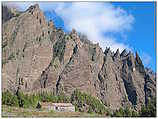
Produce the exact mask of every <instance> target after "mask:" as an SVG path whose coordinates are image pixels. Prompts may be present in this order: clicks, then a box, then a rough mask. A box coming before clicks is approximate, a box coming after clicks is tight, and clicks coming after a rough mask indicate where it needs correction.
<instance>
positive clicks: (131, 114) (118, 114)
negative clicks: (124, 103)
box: [112, 107, 138, 117]
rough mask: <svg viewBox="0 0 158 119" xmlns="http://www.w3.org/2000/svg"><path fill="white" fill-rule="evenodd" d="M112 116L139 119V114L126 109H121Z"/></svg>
mask: <svg viewBox="0 0 158 119" xmlns="http://www.w3.org/2000/svg"><path fill="white" fill-rule="evenodd" d="M112 116H113V117H138V113H137V112H136V111H134V110H130V109H129V108H128V107H126V108H124V109H123V108H120V109H119V110H116V111H115V112H114V113H113V115H112Z"/></svg>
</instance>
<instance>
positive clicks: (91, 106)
mask: <svg viewBox="0 0 158 119" xmlns="http://www.w3.org/2000/svg"><path fill="white" fill-rule="evenodd" d="M39 102H53V103H56V102H60V103H61V102H64V103H68V102H71V103H72V104H73V105H75V110H76V111H77V112H81V113H85V112H86V113H89V114H98V115H102V116H103V115H104V116H105V115H110V116H112V117H156V99H155V98H152V99H151V100H149V102H148V104H147V106H146V107H145V106H142V108H141V110H140V112H139V113H138V112H136V111H134V110H133V109H130V108H128V107H126V108H120V109H119V110H116V111H115V112H113V114H111V112H109V111H108V110H107V109H106V107H105V105H104V104H103V103H102V102H101V101H100V100H98V99H96V98H95V97H93V96H91V95H89V94H86V93H82V92H80V91H79V90H75V91H74V92H73V94H72V96H71V98H69V97H67V96H65V95H63V94H62V95H53V94H52V93H47V92H42V93H40V94H36V95H35V94H34V95H24V94H23V93H22V92H21V91H18V92H17V93H16V94H12V93H10V92H9V91H6V92H3V93H2V105H7V106H13V107H22V108H32V109H36V108H38V109H40V108H41V105H40V103H39Z"/></svg>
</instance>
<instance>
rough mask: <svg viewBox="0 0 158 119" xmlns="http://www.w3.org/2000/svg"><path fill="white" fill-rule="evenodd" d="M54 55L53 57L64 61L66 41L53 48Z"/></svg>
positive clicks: (56, 44) (57, 43) (61, 41)
mask: <svg viewBox="0 0 158 119" xmlns="http://www.w3.org/2000/svg"><path fill="white" fill-rule="evenodd" d="M53 49H54V54H53V57H59V60H60V62H61V61H62V60H63V56H64V52H65V40H64V39H63V40H59V41H57V42H56V43H55V45H54V46H53Z"/></svg>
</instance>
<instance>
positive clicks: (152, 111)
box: [112, 98, 156, 117]
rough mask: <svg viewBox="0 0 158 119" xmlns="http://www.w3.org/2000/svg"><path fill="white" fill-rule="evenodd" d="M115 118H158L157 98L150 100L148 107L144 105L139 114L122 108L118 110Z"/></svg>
mask: <svg viewBox="0 0 158 119" xmlns="http://www.w3.org/2000/svg"><path fill="white" fill-rule="evenodd" d="M112 116H113V117H156V98H152V99H151V100H149V102H148V104H147V106H146V107H145V106H144V105H142V107H141V110H140V112H139V113H137V112H136V111H134V110H130V109H129V108H124V109H123V108H120V109H119V110H116V111H115V112H114V113H113V115H112Z"/></svg>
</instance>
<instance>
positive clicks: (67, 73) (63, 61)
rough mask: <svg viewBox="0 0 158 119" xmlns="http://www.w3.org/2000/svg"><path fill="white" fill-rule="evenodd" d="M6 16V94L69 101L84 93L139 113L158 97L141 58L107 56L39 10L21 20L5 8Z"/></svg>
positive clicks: (31, 9)
mask: <svg viewBox="0 0 158 119" xmlns="http://www.w3.org/2000/svg"><path fill="white" fill-rule="evenodd" d="M5 14H6V15H5ZM8 14H9V16H8ZM2 16H3V18H2V19H3V24H2V91H6V90H10V91H11V92H13V93H16V92H17V90H21V91H23V92H24V93H26V94H33V93H40V92H41V91H47V92H51V93H53V94H54V95H58V94H64V95H66V96H70V95H71V94H72V92H73V91H74V90H75V89H79V90H80V91H82V92H86V93H88V94H91V95H92V96H94V97H96V98H98V99H99V100H101V101H102V102H103V103H104V105H106V106H107V107H109V108H110V109H112V110H115V109H119V108H120V107H125V106H127V105H129V106H132V107H134V108H135V109H136V110H140V108H141V105H143V104H144V105H146V104H147V103H148V101H149V99H150V98H152V97H155V96H156V76H155V74H154V73H153V72H152V71H150V70H149V69H147V68H145V67H144V65H143V63H142V60H141V58H140V57H139V54H138V53H137V52H136V54H133V53H132V52H130V51H126V50H123V51H122V52H121V53H120V51H119V49H118V50H117V51H116V52H112V51H111V50H110V48H106V49H105V51H103V50H102V49H101V47H100V46H99V44H93V43H91V42H90V41H89V40H88V39H87V38H86V37H84V36H83V35H79V34H78V33H77V31H76V30H75V29H73V30H72V31H71V32H70V33H65V32H64V31H63V30H62V29H59V28H56V27H55V26H54V23H53V19H52V20H51V21H49V22H47V21H46V18H45V16H44V14H43V12H42V11H41V10H40V8H39V6H38V5H37V4H36V5H33V6H30V7H29V8H28V9H27V10H26V11H24V12H20V13H18V15H13V13H10V10H9V9H8V8H7V7H4V9H3V11H2ZM6 16H7V17H6Z"/></svg>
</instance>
